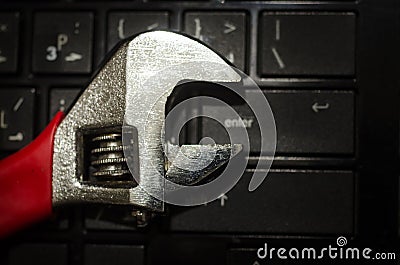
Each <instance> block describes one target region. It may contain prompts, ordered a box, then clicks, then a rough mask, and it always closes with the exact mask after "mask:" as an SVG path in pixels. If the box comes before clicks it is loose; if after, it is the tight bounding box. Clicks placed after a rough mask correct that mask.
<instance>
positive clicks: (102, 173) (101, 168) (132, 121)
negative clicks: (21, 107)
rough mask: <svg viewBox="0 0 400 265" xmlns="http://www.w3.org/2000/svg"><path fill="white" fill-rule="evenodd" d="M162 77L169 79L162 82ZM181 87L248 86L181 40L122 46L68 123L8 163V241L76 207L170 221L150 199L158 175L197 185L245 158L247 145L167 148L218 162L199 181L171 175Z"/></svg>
mask: <svg viewBox="0 0 400 265" xmlns="http://www.w3.org/2000/svg"><path fill="white" fill-rule="evenodd" d="M168 69H169V70H168ZM163 71H167V72H168V74H167V75H163V76H158V77H157V78H154V77H155V76H157V74H158V73H161V72H163ZM182 80H196V81H209V82H239V81H240V80H241V77H240V75H239V74H238V73H237V72H236V71H235V70H234V69H233V68H232V67H231V66H230V65H229V64H228V63H226V62H225V61H224V59H222V58H221V57H220V56H219V55H217V54H216V53H215V52H213V51H212V50H211V49H209V48H208V47H206V46H204V45H203V44H201V43H199V42H198V41H196V40H193V39H191V38H189V37H186V36H184V35H181V34H178V33H173V32H166V31H152V32H146V33H142V34H139V35H137V36H135V37H133V38H131V39H128V40H126V41H124V42H123V43H121V44H120V46H119V47H118V48H117V49H115V50H114V51H113V53H112V55H111V57H110V58H109V59H108V60H107V61H106V63H104V64H103V66H102V67H101V68H100V70H99V71H98V72H97V74H96V75H95V77H94V78H93V79H92V81H91V82H90V83H89V85H88V86H87V88H86V89H85V90H84V91H83V93H82V94H81V95H80V97H79V98H78V99H77V101H76V102H75V104H74V105H73V107H72V108H71V110H70V111H69V112H68V113H67V115H66V116H65V117H64V114H63V113H58V114H57V115H56V116H55V118H54V119H53V120H52V122H51V123H50V124H49V125H48V127H47V128H46V129H45V130H44V131H43V132H42V133H41V134H40V135H39V136H38V137H37V138H36V139H35V140H34V141H33V142H32V143H31V144H30V145H28V146H27V147H25V148H24V149H22V150H21V151H19V152H17V153H15V154H13V155H11V156H10V157H7V158H5V159H4V160H2V161H0V236H4V235H7V234H10V233H12V232H13V231H15V230H18V229H20V228H22V227H24V226H26V225H28V224H30V223H32V222H35V221H38V220H41V219H43V218H46V217H47V216H49V215H50V214H51V211H52V207H53V206H59V205H63V204H67V203H73V202H94V203H108V204H127V205H133V206H135V207H139V208H144V209H149V210H152V211H155V212H162V211H163V210H164V203H163V200H162V198H161V199H160V197H157V196H152V195H151V194H160V195H161V196H162V194H163V192H164V180H165V179H164V178H159V177H157V172H161V173H162V175H163V176H165V177H166V178H167V179H170V180H173V181H174V182H177V183H180V184H183V185H193V184H195V183H197V182H199V181H200V180H202V179H203V178H204V177H206V176H207V175H209V174H210V173H211V172H213V171H214V170H216V169H217V168H219V167H220V166H222V165H223V164H224V163H226V162H227V161H228V160H229V159H230V157H232V155H234V154H236V153H237V152H239V151H240V145H212V146H190V145H189V146H181V147H179V146H172V145H171V146H168V145H167V149H168V150H175V153H176V152H179V150H184V151H185V153H196V152H198V150H201V151H202V152H204V151H205V152H208V153H212V154H215V156H214V157H213V158H212V160H213V161H212V163H211V164H210V165H209V166H208V167H207V168H205V169H201V170H198V171H196V172H193V171H192V172H190V171H187V170H182V168H180V167H179V165H178V166H174V164H172V166H171V165H170V166H167V165H169V163H168V161H166V152H168V150H167V151H164V150H163V146H164V145H165V143H164V139H163V138H164V137H163V133H162V132H163V126H164V123H165V104H166V102H167V98H168V96H169V95H170V94H171V93H172V91H173V89H174V87H175V86H176V84H177V83H178V82H180V81H182ZM160 132H161V133H160ZM124 133H126V135H127V136H126V137H125V139H127V140H128V142H126V141H125V140H124ZM127 150H128V151H129V152H130V154H132V156H130V155H128V156H127V155H125V154H127V153H126V151H127ZM199 159H201V158H199ZM128 160H131V162H132V163H133V165H134V166H133V168H130V167H129V165H127V164H129V163H128V162H129V161H128ZM193 161H195V159H194V160H193V159H192V160H191V163H193ZM183 163H185V162H183ZM188 166H189V167H190V165H188ZM132 176H134V178H132ZM149 190H150V191H151V192H150V193H149V192H148V191H149Z"/></svg>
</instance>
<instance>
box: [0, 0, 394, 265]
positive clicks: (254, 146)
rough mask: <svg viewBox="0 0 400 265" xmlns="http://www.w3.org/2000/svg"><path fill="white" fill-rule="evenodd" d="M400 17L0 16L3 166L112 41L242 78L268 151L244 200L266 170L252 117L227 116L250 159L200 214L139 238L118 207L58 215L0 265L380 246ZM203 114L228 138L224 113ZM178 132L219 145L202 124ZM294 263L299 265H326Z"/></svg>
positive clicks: (278, 11)
mask: <svg viewBox="0 0 400 265" xmlns="http://www.w3.org/2000/svg"><path fill="white" fill-rule="evenodd" d="M399 11H400V8H399V6H398V4H397V3H396V1H394V0H393V1H392V0H379V1H375V0H360V1H351V0H341V1H327V0H326V1H243V0H240V1H233V0H232V1H228V0H226V1H223V0H220V1H208V0H203V1H200V0H197V1H166V0H165V1H143V2H142V1H138V0H136V1H43V2H41V1H27V2H23V1H9V2H2V4H1V6H0V155H1V157H5V156H7V155H10V154H11V153H13V152H15V151H17V150H19V149H21V148H22V147H24V146H26V145H27V144H28V143H29V142H31V141H32V139H34V137H35V136H37V135H38V134H39V133H40V131H41V130H43V128H44V127H45V126H46V124H47V123H48V122H49V121H50V120H51V118H52V117H53V116H54V115H55V113H57V112H58V111H59V110H61V111H68V109H69V108H70V106H71V104H73V102H74V101H75V99H76V98H77V96H78V95H79V94H80V92H81V91H82V90H83V89H84V88H85V87H86V84H87V83H88V82H89V81H90V79H91V76H92V75H93V74H94V73H95V71H96V68H97V67H98V66H99V65H100V63H101V62H102V60H103V59H104V58H106V54H107V52H109V51H111V50H112V49H113V47H114V46H115V45H116V44H117V43H119V42H120V41H121V40H123V39H125V38H127V37H130V36H133V35H135V34H138V33H140V32H143V31H147V30H156V29H169V30H174V31H179V32H184V33H186V34H188V35H190V36H192V37H193V38H197V39H200V40H201V41H203V42H205V43H207V44H208V45H209V46H210V47H212V48H213V49H214V50H215V51H217V52H218V53H220V54H221V55H222V56H224V57H226V58H227V60H228V61H230V62H231V63H233V64H234V65H235V66H236V67H238V68H239V69H241V70H242V71H244V72H245V73H246V74H248V75H249V76H250V77H252V78H253V79H254V80H255V81H256V83H257V84H258V85H259V86H260V88H261V89H262V92H254V91H244V95H245V98H246V99H248V100H249V101H250V102H251V100H252V99H253V100H254V99H255V98H257V97H259V96H260V94H259V93H263V94H264V95H265V96H266V98H267V99H268V101H269V104H270V106H271V109H272V111H273V114H274V117H275V122H276V129H277V149H276V157H275V159H274V163H273V166H272V170H271V173H270V174H269V175H268V177H267V179H266V180H265V182H264V183H263V184H262V185H261V187H260V188H259V189H257V190H256V191H255V192H252V193H250V192H248V191H247V186H248V182H249V179H250V173H251V172H252V171H254V170H255V169H254V165H255V163H256V161H257V160H258V159H270V158H268V157H265V156H266V154H265V153H263V150H261V149H260V133H259V131H258V130H257V120H256V118H255V117H254V115H253V113H252V112H251V111H249V110H248V109H247V108H246V107H244V106H242V105H235V104H233V108H234V109H235V110H236V111H237V112H238V113H239V115H240V116H241V117H242V119H243V121H244V123H245V124H244V126H245V127H246V129H247V131H248V133H249V136H250V145H251V155H250V157H249V158H248V159H249V164H248V168H247V172H246V173H245V174H244V176H243V177H242V178H241V180H240V181H239V183H238V184H237V186H235V187H234V188H233V189H232V190H231V191H230V192H228V193H227V194H223V195H221V197H220V198H219V199H217V200H216V201H214V202H211V203H209V204H207V205H202V206H198V207H192V208H185V207H177V206H170V207H168V209H167V212H166V213H165V214H163V215H161V216H156V217H154V218H153V220H152V221H151V222H150V224H148V225H147V226H145V227H141V226H140V225H139V226H138V225H137V220H138V219H139V218H140V216H139V215H140V213H138V212H137V211H136V210H135V209H133V208H132V207H128V206H113V205H73V206H69V207H66V208H57V209H55V211H54V215H53V217H52V218H51V219H50V220H48V221H46V222H43V223H41V224H37V225H35V226H34V227H32V228H29V229H26V230H24V231H21V232H20V233H18V234H17V235H15V236H12V237H11V238H8V239H5V240H3V241H1V243H0V244H1V245H2V248H1V249H0V264H7V265H23V264H42V265H50V264H52V265H53V264H60V265H63V264H69V265H71V264H79V265H102V264H117V265H119V264H121V265H124V264H149V265H150V264H159V263H165V264H220V265H222V264H229V265H234V264H249V265H257V264H266V263H265V260H264V261H262V260H259V259H258V258H257V256H256V250H257V249H258V248H260V247H262V246H263V245H264V243H265V242H271V243H272V244H275V245H278V246H279V245H283V246H303V245H308V246H320V245H322V246H327V245H329V244H335V242H336V238H337V237H338V236H345V237H346V238H347V240H348V241H349V242H350V243H351V244H353V245H356V244H366V243H365V242H372V243H371V244H372V245H371V247H373V246H374V244H379V246H380V247H382V246H383V247H387V248H391V247H393V246H394V245H396V244H397V234H398V231H399V230H398V223H397V218H398V213H399V211H398V208H397V205H398V188H397V187H398V183H399V181H398V173H399V172H398V162H399V148H398V142H399V141H398V140H399V126H398V120H399V117H398V107H397V106H398V87H399V82H398V80H397V79H398V78H397V76H398V70H399V67H398V63H397V61H398V60H397V59H398V57H397V56H398V52H397V49H398V46H399V44H400V42H399V39H398V36H399V32H400V29H399V26H398V25H399V18H400V14H399V13H400V12H399ZM201 108H202V111H207V112H208V113H215V114H216V115H222V116H223V119H224V121H225V125H226V126H228V127H232V128H235V127H240V126H239V125H238V124H237V121H236V120H235V118H234V117H230V116H229V114H226V115H225V114H224V113H229V112H227V111H226V109H224V107H221V106H213V105H210V106H207V105H205V106H202V107H201ZM224 115H225V116H224ZM188 134H189V136H188V138H190V139H201V138H203V137H211V138H213V139H214V140H215V141H216V142H219V143H225V142H227V141H228V140H229V138H227V135H225V134H224V132H223V129H222V128H220V125H219V124H217V123H216V122H214V121H212V120H207V119H203V120H200V121H199V123H198V124H197V125H196V126H195V127H194V128H193V130H192V131H190V130H189V132H188ZM191 134H192V135H191ZM0 214H1V213H0ZM350 243H349V244H350ZM368 246H369V245H368ZM274 262H276V263H274ZM281 262H282V261H281V260H273V261H271V262H270V263H269V264H282V263H281ZM307 262H309V261H304V262H302V263H298V264H327V263H326V261H320V262H317V261H314V262H312V263H307ZM341 262H344V261H341ZM346 262H347V261H346ZM346 262H344V263H340V264H355V263H354V261H351V262H349V263H346ZM357 262H359V261H357ZM285 264H290V262H289V263H285ZM329 264H331V263H329ZM356 264H359V263H356ZM371 264H372V263H371ZM386 264H388V263H386Z"/></svg>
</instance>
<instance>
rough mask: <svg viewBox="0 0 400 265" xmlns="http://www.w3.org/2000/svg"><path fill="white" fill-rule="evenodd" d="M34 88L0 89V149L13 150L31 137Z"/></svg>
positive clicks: (24, 143)
mask: <svg viewBox="0 0 400 265" xmlns="http://www.w3.org/2000/svg"><path fill="white" fill-rule="evenodd" d="M34 94H35V90H34V89H16V88H13V89H1V90H0V136H1V138H0V149H2V150H7V151H14V150H17V149H20V148H21V147H24V146H25V145H26V144H28V143H29V142H31V141H32V139H33V126H34Z"/></svg>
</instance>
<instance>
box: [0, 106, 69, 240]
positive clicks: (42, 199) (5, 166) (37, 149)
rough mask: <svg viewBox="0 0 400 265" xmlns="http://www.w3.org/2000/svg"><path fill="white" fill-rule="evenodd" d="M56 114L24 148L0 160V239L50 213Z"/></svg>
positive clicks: (57, 115) (57, 120) (61, 116)
mask: <svg viewBox="0 0 400 265" xmlns="http://www.w3.org/2000/svg"><path fill="white" fill-rule="evenodd" d="M63 118H64V114H63V113H62V112H59V113H57V114H56V116H55V117H54V118H53V120H52V121H51V122H50V124H49V125H47V127H46V129H45V130H44V131H43V132H42V133H41V134H40V135H39V136H38V137H37V138H36V139H35V140H34V141H33V142H32V143H30V144H29V145H28V146H26V147H25V148H23V149H21V150H20V151H18V152H17V153H15V154H13V155H11V156H9V157H6V158H5V159H3V160H1V161H0V237H4V236H6V235H8V234H10V233H12V232H14V231H16V230H18V229H21V228H23V227H25V226H27V225H29V224H31V223H33V222H36V221H39V220H41V219H44V218H46V217H48V216H49V215H50V214H51V212H52V211H51V209H52V207H51V197H52V194H51V193H52V186H51V177H52V168H53V140H54V134H55V132H56V129H57V127H58V125H59V124H60V123H61V121H62V119H63Z"/></svg>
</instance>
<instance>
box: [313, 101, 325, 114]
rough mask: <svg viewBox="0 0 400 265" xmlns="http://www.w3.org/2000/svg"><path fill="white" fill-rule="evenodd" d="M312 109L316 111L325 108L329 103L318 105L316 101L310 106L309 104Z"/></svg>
mask: <svg viewBox="0 0 400 265" xmlns="http://www.w3.org/2000/svg"><path fill="white" fill-rule="evenodd" d="M311 108H312V110H313V111H314V112H315V113H318V112H319V111H321V110H327V109H329V103H325V104H324V105H320V104H318V102H315V103H314V104H313V105H312V106H311Z"/></svg>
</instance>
